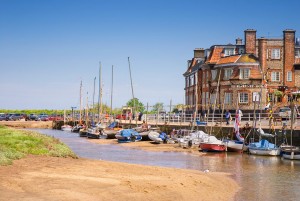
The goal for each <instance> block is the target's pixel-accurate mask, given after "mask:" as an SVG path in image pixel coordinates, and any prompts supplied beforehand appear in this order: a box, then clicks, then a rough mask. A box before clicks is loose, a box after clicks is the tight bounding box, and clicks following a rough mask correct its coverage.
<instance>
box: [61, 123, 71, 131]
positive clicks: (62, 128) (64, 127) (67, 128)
mask: <svg viewBox="0 0 300 201" xmlns="http://www.w3.org/2000/svg"><path fill="white" fill-rule="evenodd" d="M61 130H62V131H72V126H70V125H67V124H65V125H62V126H61Z"/></svg>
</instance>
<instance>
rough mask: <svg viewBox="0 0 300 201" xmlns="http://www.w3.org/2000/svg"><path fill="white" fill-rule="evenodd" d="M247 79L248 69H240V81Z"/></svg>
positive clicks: (248, 75)
mask: <svg viewBox="0 0 300 201" xmlns="http://www.w3.org/2000/svg"><path fill="white" fill-rule="evenodd" d="M249 77H250V68H241V69H240V79H249Z"/></svg>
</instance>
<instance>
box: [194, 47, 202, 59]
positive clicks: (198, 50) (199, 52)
mask: <svg viewBox="0 0 300 201" xmlns="http://www.w3.org/2000/svg"><path fill="white" fill-rule="evenodd" d="M204 52H205V51H204V49H203V48H195V49H194V58H204V57H205V54H204Z"/></svg>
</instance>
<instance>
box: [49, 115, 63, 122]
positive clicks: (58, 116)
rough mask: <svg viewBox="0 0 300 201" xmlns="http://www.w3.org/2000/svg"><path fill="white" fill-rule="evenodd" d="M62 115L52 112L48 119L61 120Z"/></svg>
mask: <svg viewBox="0 0 300 201" xmlns="http://www.w3.org/2000/svg"><path fill="white" fill-rule="evenodd" d="M62 120H64V117H63V116H62V115H56V114H52V115H50V116H49V121H62Z"/></svg>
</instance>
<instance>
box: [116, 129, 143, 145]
mask: <svg viewBox="0 0 300 201" xmlns="http://www.w3.org/2000/svg"><path fill="white" fill-rule="evenodd" d="M116 138H117V139H118V142H119V143H122V142H136V141H140V140H142V136H141V135H140V134H139V133H138V132H137V131H135V130H133V129H123V130H120V131H118V133H117V134H116Z"/></svg>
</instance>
